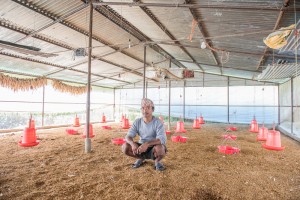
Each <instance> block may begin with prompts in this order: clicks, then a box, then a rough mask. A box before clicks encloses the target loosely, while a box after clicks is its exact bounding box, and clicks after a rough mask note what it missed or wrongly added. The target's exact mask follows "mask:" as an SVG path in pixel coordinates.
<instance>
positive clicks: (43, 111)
mask: <svg viewBox="0 0 300 200" xmlns="http://www.w3.org/2000/svg"><path fill="white" fill-rule="evenodd" d="M44 116H45V86H44V85H43V107H42V126H44Z"/></svg>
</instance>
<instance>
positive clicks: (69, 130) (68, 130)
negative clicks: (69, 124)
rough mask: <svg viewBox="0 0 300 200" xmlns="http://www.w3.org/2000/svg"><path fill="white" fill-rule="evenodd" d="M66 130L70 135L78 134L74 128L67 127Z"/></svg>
mask: <svg viewBox="0 0 300 200" xmlns="http://www.w3.org/2000/svg"><path fill="white" fill-rule="evenodd" d="M66 132H67V133H68V134H70V135H76V134H78V130H75V129H71V128H67V129H66Z"/></svg>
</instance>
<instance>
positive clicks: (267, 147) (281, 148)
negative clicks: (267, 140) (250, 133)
mask: <svg viewBox="0 0 300 200" xmlns="http://www.w3.org/2000/svg"><path fill="white" fill-rule="evenodd" d="M262 147H263V148H265V149H268V150H275V151H281V150H283V149H284V147H274V146H268V145H266V144H262Z"/></svg>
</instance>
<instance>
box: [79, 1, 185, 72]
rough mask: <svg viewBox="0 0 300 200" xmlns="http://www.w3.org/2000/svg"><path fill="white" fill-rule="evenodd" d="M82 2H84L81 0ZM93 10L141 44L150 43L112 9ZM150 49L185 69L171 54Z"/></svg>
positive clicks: (105, 7)
mask: <svg viewBox="0 0 300 200" xmlns="http://www.w3.org/2000/svg"><path fill="white" fill-rule="evenodd" d="M81 1H83V2H84V0H81ZM95 10H96V11H97V12H98V13H100V14H101V15H103V16H105V17H106V18H107V19H109V20H110V21H111V22H113V23H115V24H116V25H117V26H119V27H120V28H122V29H123V30H125V31H126V32H128V33H130V34H131V35H133V36H134V37H136V38H137V39H139V40H140V41H142V42H149V41H152V40H151V39H150V38H149V37H147V36H146V35H145V34H143V33H142V32H141V31H140V30H139V29H138V28H136V27H135V26H133V25H132V24H131V23H130V22H128V21H127V20H126V19H125V18H123V17H122V16H121V15H119V14H118V13H117V12H116V11H114V10H113V9H112V8H110V7H108V6H97V7H95ZM150 48H152V49H153V50H154V51H156V52H157V53H159V54H161V55H163V56H164V57H165V58H170V59H171V62H172V63H173V64H175V65H177V66H178V67H181V68H186V67H185V66H184V65H183V64H181V63H180V62H178V61H177V60H176V59H175V58H174V57H173V56H172V55H171V54H169V53H168V52H167V51H165V50H164V49H163V48H161V47H160V46H158V45H156V44H154V45H150Z"/></svg>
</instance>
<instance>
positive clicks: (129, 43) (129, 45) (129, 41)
mask: <svg viewBox="0 0 300 200" xmlns="http://www.w3.org/2000/svg"><path fill="white" fill-rule="evenodd" d="M130 47H131V40H130V39H128V49H130Z"/></svg>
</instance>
